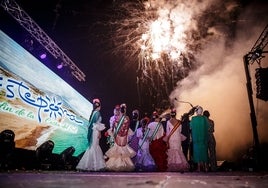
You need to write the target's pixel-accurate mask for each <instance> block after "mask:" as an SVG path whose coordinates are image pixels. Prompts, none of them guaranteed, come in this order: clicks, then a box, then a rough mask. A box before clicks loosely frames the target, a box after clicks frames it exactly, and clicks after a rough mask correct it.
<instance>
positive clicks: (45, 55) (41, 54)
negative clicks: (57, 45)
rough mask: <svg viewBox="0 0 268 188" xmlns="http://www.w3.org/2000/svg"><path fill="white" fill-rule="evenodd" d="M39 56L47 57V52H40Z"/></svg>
mask: <svg viewBox="0 0 268 188" xmlns="http://www.w3.org/2000/svg"><path fill="white" fill-rule="evenodd" d="M39 57H40V58H41V59H45V58H46V57H47V54H46V53H45V52H42V53H40V55H39Z"/></svg>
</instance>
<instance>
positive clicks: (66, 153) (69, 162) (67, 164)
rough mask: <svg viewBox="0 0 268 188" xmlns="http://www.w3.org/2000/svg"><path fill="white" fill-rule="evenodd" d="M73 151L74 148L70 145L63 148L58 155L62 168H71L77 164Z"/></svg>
mask: <svg viewBox="0 0 268 188" xmlns="http://www.w3.org/2000/svg"><path fill="white" fill-rule="evenodd" d="M74 152H75V148H74V147H73V146H70V147H68V148H66V149H65V150H63V151H62V152H61V153H60V155H59V159H60V165H61V166H62V168H64V169H72V168H74V167H75V166H76V165H77V162H76V161H75V160H74V157H73V154H74Z"/></svg>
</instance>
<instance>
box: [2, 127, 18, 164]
mask: <svg viewBox="0 0 268 188" xmlns="http://www.w3.org/2000/svg"><path fill="white" fill-rule="evenodd" d="M14 139H15V133H14V132H13V131H12V130H9V129H6V130H4V131H2V132H1V133H0V167H1V168H9V167H10V166H11V165H12V153H13V151H14V149H15V141H14Z"/></svg>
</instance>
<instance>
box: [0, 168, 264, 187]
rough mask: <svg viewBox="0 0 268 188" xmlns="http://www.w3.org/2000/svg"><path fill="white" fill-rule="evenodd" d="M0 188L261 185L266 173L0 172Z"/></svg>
mask: <svg viewBox="0 0 268 188" xmlns="http://www.w3.org/2000/svg"><path fill="white" fill-rule="evenodd" d="M0 187H1V188H17V187H18V188H22V187H25V188H30V187H34V188H42V187H49V188H54V187H55V188H61V187H64V188H67V187H68V188H71V187H79V188H84V187H85V188H88V187H93V188H125V187H133V188H134V187H135V188H143V187H146V188H147V187H148V188H151V187H155V188H175V187H181V188H188V187H198V188H202V187H206V188H210V187H211V188H212V187H213V188H215V187H217V188H226V187H232V188H236V187H237V188H241V187H251V188H253V187H254V188H258V187H260V188H262V187H268V172H207V173H197V172H187V173H179V172H154V173H151V172H150V173H148V172H143V173H138V172H75V171H7V172H1V173H0Z"/></svg>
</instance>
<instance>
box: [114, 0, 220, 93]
mask: <svg viewBox="0 0 268 188" xmlns="http://www.w3.org/2000/svg"><path fill="white" fill-rule="evenodd" d="M212 2H213V3H217V1H212V0H211V1H206V3H204V2H200V1H199V0H191V1H184V0H178V1H165V0H149V1H134V2H126V1H124V0H121V1H114V6H113V7H114V8H115V12H116V13H115V14H113V18H112V19H110V21H109V27H110V28H111V29H112V31H111V33H112V35H111V36H110V39H111V40H112V43H113V46H114V47H113V49H112V53H113V54H114V55H119V54H120V55H123V56H124V58H126V59H127V60H128V62H131V63H136V64H137V67H138V71H137V73H138V77H139V83H141V84H143V85H147V86H149V88H150V89H149V92H150V94H151V95H152V94H153V93H154V92H158V93H161V92H162V93H163V96H162V98H168V96H169V94H170V92H171V91H172V90H173V88H174V86H175V84H176V82H177V81H179V80H180V79H182V78H184V77H185V76H187V75H188V72H189V71H190V69H194V68H195V67H197V66H198V65H195V64H196V60H195V58H194V54H195V53H197V52H198V50H199V49H200V47H202V44H201V43H202V42H203V41H202V39H203V38H202V36H201V34H200V31H199V29H200V28H199V27H200V25H199V26H198V19H199V18H200V17H201V15H202V14H203V12H204V11H205V10H206V9H207V8H208V7H210V5H211V3H212ZM203 37H206V35H204V36H203ZM196 39H198V40H196ZM126 66H127V65H126ZM160 95H161V94H160ZM160 98H161V97H160Z"/></svg>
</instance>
